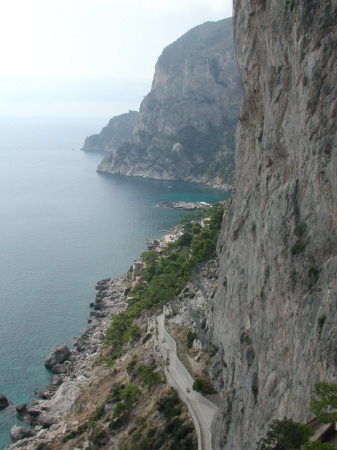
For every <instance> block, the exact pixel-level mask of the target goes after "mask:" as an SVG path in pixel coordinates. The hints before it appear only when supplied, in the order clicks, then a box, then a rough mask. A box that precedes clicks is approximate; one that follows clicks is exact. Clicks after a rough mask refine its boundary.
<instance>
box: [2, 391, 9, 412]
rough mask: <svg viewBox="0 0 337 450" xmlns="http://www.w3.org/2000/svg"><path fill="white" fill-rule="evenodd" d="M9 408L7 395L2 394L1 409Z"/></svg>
mask: <svg viewBox="0 0 337 450" xmlns="http://www.w3.org/2000/svg"><path fill="white" fill-rule="evenodd" d="M7 406H9V401H8V400H7V397H6V396H5V394H1V393H0V409H4V408H7Z"/></svg>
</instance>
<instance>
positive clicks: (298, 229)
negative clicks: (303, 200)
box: [294, 222, 308, 237]
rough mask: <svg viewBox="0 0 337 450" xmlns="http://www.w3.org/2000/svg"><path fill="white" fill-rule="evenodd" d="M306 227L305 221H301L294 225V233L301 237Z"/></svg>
mask: <svg viewBox="0 0 337 450" xmlns="http://www.w3.org/2000/svg"><path fill="white" fill-rule="evenodd" d="M307 228H308V227H307V224H306V223H305V222H301V223H299V224H297V225H296V227H295V229H294V233H295V235H296V236H297V237H302V236H304V234H305V233H306V231H307Z"/></svg>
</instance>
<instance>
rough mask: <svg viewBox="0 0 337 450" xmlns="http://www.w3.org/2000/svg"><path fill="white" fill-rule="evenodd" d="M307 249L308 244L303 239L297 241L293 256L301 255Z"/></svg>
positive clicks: (292, 250)
mask: <svg viewBox="0 0 337 450" xmlns="http://www.w3.org/2000/svg"><path fill="white" fill-rule="evenodd" d="M305 247H306V243H305V242H304V241H303V240H302V239H297V241H296V242H295V244H294V245H293V246H292V247H291V254H292V255H299V254H300V253H303V252H304V250H305Z"/></svg>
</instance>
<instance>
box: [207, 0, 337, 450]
mask: <svg viewBox="0 0 337 450" xmlns="http://www.w3.org/2000/svg"><path fill="white" fill-rule="evenodd" d="M234 10H235V12H234V35H235V43H236V53H237V59H238V65H239V69H240V72H241V76H242V81H243V85H244V100H243V104H242V107H241V113H240V118H239V124H238V128H237V133H236V139H237V141H236V175H235V177H236V178H235V184H236V191H235V193H234V195H233V198H232V204H231V206H230V207H229V210H228V212H227V215H226V217H225V219H224V223H223V230H222V235H221V239H220V242H219V252H220V255H221V256H220V261H221V262H220V275H219V283H218V285H219V288H218V291H217V294H216V297H215V302H214V313H213V338H214V342H215V343H216V344H217V345H218V346H220V347H221V351H223V357H222V361H220V362H219V361H215V363H214V368H213V371H214V373H219V372H220V374H221V375H220V376H219V375H218V378H222V380H223V384H224V387H223V394H224V400H223V404H222V407H221V409H220V411H219V414H218V416H217V419H216V421H215V423H214V426H213V447H214V448H215V449H252V448H254V447H255V442H256V441H257V440H258V439H259V438H260V437H261V436H262V435H263V434H264V433H265V431H266V428H267V425H268V423H269V422H270V421H271V420H273V419H274V418H282V417H284V416H287V417H290V418H292V419H294V420H298V421H306V420H307V419H308V418H309V417H310V413H309V410H308V406H309V401H310V397H311V393H312V389H313V385H314V383H315V382H317V381H318V380H330V381H337V371H336V364H337V329H336V323H337V308H336V306H337V294H336V287H337V286H336V285H337V282H336V273H337V257H336V249H337V235H336V232H337V217H336V212H337V148H336V144H337V142H336V140H337V138H336V123H337V121H336V110H337V101H336V99H337V83H336V75H337V27H336V17H337V5H336V1H328V0H321V1H317V0H315V1H314V0H306V1H304V0H295V1H294V0H289V1H287V0H282V1H280V0H234ZM220 384H221V383H218V385H220Z"/></svg>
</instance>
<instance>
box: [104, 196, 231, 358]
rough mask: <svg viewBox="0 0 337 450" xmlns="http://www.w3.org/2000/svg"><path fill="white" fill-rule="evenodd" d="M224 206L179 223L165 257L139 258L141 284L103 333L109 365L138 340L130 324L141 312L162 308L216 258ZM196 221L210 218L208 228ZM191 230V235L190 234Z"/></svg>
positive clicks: (144, 256)
mask: <svg viewBox="0 0 337 450" xmlns="http://www.w3.org/2000/svg"><path fill="white" fill-rule="evenodd" d="M223 211H224V210H223V206H222V205H221V204H216V205H213V206H212V208H210V209H209V210H207V212H206V211H198V212H197V213H196V214H195V215H191V214H190V215H188V217H187V218H186V217H185V218H184V219H183V220H182V223H183V224H185V232H184V234H183V235H182V236H181V237H180V238H179V239H178V240H177V241H176V242H174V243H171V244H169V245H168V246H167V247H166V249H165V254H164V257H162V258H160V259H159V260H158V259H157V255H156V252H153V251H150V252H145V253H143V254H142V258H143V259H144V261H146V268H145V269H143V271H142V273H141V282H140V283H139V284H138V285H137V286H136V287H135V288H134V290H133V291H132V294H133V297H132V298H131V299H130V300H129V305H128V308H127V310H126V311H123V312H121V313H119V314H116V315H115V316H113V318H112V323H111V326H110V327H109V328H108V329H107V331H106V337H105V340H104V343H105V345H106V346H108V347H109V355H110V357H111V359H110V361H112V362H113V361H114V360H115V359H116V358H118V357H119V356H120V355H121V353H122V348H123V347H122V346H123V344H126V343H127V342H128V341H129V339H132V340H134V341H135V340H136V339H138V338H139V337H140V330H139V328H138V327H136V326H133V321H134V319H136V318H137V317H139V316H140V314H141V313H142V311H143V310H144V309H150V308H152V307H154V306H158V305H162V304H164V303H166V302H168V301H170V300H171V298H172V297H173V296H174V295H177V294H179V293H180V292H181V290H182V289H183V287H184V286H185V284H186V283H187V281H188V280H189V279H190V275H191V270H192V268H193V267H194V266H195V265H196V264H198V263H200V262H202V261H205V260H208V259H210V258H212V257H213V256H214V254H215V249H216V243H217V239H218V235H219V232H220V227H221V222H222V216H223ZM199 217H210V219H209V221H208V224H207V226H205V227H204V228H202V229H199V232H197V228H196V227H195V226H194V225H195V221H196V220H198V218H199ZM193 226H194V231H195V232H196V233H197V234H195V235H193V234H192V233H191V232H190V231H192V228H193Z"/></svg>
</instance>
